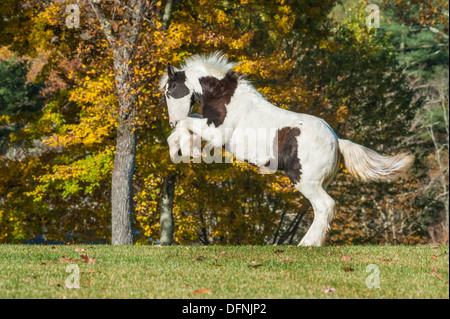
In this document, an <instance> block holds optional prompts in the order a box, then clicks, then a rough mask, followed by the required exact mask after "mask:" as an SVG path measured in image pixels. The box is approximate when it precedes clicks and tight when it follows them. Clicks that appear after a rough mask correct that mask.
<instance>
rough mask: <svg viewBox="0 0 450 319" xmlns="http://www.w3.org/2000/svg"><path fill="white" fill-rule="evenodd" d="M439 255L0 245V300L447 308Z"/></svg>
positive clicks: (444, 265) (377, 250)
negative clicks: (377, 302)
mask: <svg viewBox="0 0 450 319" xmlns="http://www.w3.org/2000/svg"><path fill="white" fill-rule="evenodd" d="M448 248H449V247H448V246H345V247H331V246H330V247H320V248H304V247H287V246H279V247H272V246H264V247H263V246H255V247H251V246H212V247H202V246H173V247H156V246H126V247H125V246H122V247H115V246H99V245H93V246H89V245H73V246H72V245H70V246H69V245H63V246H56V247H55V246H53V247H52V246H32V245H0V297H1V298H449V255H448ZM85 254H86V255H85ZM80 255H84V256H83V257H80ZM370 264H374V265H376V267H378V270H379V286H380V288H372V289H369V288H368V287H367V286H366V278H367V277H368V276H371V277H370V278H369V280H368V281H369V283H373V284H376V281H374V280H375V279H376V278H375V277H376V276H377V275H376V270H374V269H372V270H370V271H369V272H366V270H367V267H368V265H370ZM69 265H76V266H71V267H77V266H78V269H79V273H80V275H79V278H80V279H79V282H80V288H79V289H77V288H73V289H69V288H67V287H66V278H67V277H68V276H69V275H71V274H72V276H73V275H74V270H73V269H72V271H70V272H66V267H68V266H69ZM372 267H374V266H372ZM369 269H370V268H369ZM75 271H76V270H75ZM69 284H70V282H69Z"/></svg>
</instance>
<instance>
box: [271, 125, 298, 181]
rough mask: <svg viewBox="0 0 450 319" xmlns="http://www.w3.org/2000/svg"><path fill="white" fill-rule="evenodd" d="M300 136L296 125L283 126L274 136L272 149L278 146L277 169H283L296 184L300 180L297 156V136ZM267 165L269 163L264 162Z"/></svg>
mask: <svg viewBox="0 0 450 319" xmlns="http://www.w3.org/2000/svg"><path fill="white" fill-rule="evenodd" d="M298 136H300V129H299V128H298V127H294V128H293V127H283V128H282V129H279V130H278V131H277V135H276V136H275V138H274V141H273V143H274V149H275V147H278V167H277V169H278V170H284V173H285V174H286V176H287V177H289V179H290V180H291V182H292V183H294V184H296V183H298V182H299V181H300V175H301V173H302V165H301V164H300V159H299V158H298V142H297V137H298ZM266 166H269V163H267V164H266Z"/></svg>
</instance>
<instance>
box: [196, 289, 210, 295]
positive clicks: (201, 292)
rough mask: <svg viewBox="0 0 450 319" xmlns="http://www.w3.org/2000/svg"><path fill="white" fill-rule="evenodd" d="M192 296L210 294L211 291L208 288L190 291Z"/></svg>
mask: <svg viewBox="0 0 450 319" xmlns="http://www.w3.org/2000/svg"><path fill="white" fill-rule="evenodd" d="M192 293H193V294H211V293H212V290H211V289H209V288H202V289H198V290H194V291H192Z"/></svg>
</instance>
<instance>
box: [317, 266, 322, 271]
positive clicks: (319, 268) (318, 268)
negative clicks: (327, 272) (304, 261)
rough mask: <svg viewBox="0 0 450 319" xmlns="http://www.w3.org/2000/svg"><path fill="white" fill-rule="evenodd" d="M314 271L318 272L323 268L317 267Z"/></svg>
mask: <svg viewBox="0 0 450 319" xmlns="http://www.w3.org/2000/svg"><path fill="white" fill-rule="evenodd" d="M315 270H318V271H320V270H323V267H317V268H316V269H315Z"/></svg>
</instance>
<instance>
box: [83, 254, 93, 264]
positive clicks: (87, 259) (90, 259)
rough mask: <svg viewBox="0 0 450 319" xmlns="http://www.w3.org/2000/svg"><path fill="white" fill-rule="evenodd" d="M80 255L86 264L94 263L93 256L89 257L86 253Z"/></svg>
mask: <svg viewBox="0 0 450 319" xmlns="http://www.w3.org/2000/svg"><path fill="white" fill-rule="evenodd" d="M80 257H81V258H82V259H83V260H84V262H85V263H86V264H95V259H94V258H89V257H88V255H87V254H82V255H80Z"/></svg>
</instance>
